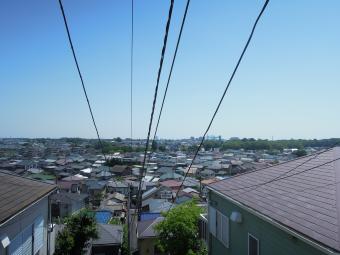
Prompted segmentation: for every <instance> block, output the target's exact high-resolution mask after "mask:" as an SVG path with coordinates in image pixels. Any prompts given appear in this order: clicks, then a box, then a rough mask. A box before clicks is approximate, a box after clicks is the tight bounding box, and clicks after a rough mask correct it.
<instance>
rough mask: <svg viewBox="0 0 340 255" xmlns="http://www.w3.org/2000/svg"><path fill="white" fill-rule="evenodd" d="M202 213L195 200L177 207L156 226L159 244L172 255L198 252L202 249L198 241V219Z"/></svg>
mask: <svg viewBox="0 0 340 255" xmlns="http://www.w3.org/2000/svg"><path fill="white" fill-rule="evenodd" d="M200 213H201V208H199V207H198V206H197V205H196V203H195V202H194V201H190V202H187V203H184V204H182V205H179V206H177V207H175V208H174V209H172V210H170V211H169V212H168V213H167V214H165V215H164V216H165V219H164V220H163V221H162V222H160V223H158V224H157V225H156V227H155V230H156V233H157V234H158V235H159V240H158V246H159V248H160V249H161V250H163V251H167V252H169V254H171V255H186V254H196V253H197V252H199V251H200V250H201V247H200V242H199V241H198V219H199V215H200Z"/></svg>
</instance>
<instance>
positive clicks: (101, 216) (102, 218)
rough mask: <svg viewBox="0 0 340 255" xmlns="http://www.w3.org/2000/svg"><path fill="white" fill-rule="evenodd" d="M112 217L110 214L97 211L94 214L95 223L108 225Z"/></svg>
mask: <svg viewBox="0 0 340 255" xmlns="http://www.w3.org/2000/svg"><path fill="white" fill-rule="evenodd" d="M111 217H112V213H111V212H109V211H97V212H96V214H95V218H96V221H97V223H103V224H105V223H108V222H109V220H110V219H111Z"/></svg>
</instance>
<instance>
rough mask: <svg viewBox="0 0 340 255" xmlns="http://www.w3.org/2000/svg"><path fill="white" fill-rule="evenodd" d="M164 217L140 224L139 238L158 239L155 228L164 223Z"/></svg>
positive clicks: (138, 229)
mask: <svg viewBox="0 0 340 255" xmlns="http://www.w3.org/2000/svg"><path fill="white" fill-rule="evenodd" d="M163 220H164V218H163V217H158V218H156V219H151V220H145V221H140V222H138V227H137V231H138V238H152V237H156V236H157V234H156V232H155V229H154V227H155V226H156V225H157V223H159V222H161V221H163Z"/></svg>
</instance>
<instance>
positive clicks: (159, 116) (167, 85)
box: [152, 0, 190, 141]
mask: <svg viewBox="0 0 340 255" xmlns="http://www.w3.org/2000/svg"><path fill="white" fill-rule="evenodd" d="M189 4H190V0H188V1H187V4H186V6H185V11H184V14H183V18H182V24H181V28H180V31H179V34H178V38H177V43H176V48H175V53H174V56H173V58H172V63H171V67H170V72H169V76H168V81H167V83H166V87H165V91H164V94H163V99H162V104H161V108H160V110H159V114H158V119H157V124H156V128H155V132H154V135H153V139H152V141H155V138H156V135H157V131H158V126H159V122H160V119H161V116H162V112H163V107H164V102H165V98H166V96H167V93H168V88H169V84H170V80H171V75H172V70H173V68H174V64H175V61H176V57H177V51H178V47H179V44H180V42H181V38H182V32H183V27H184V24H185V20H186V17H187V13H188V8H189Z"/></svg>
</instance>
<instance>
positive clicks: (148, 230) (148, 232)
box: [137, 217, 164, 255]
mask: <svg viewBox="0 0 340 255" xmlns="http://www.w3.org/2000/svg"><path fill="white" fill-rule="evenodd" d="M163 220H164V218H163V217H157V218H155V219H150V220H144V221H139V222H138V226H137V239H138V250H139V253H140V254H143V255H161V254H163V253H161V251H160V250H159V249H158V248H157V234H156V232H155V229H154V227H155V225H157V223H159V222H161V221H163Z"/></svg>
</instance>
